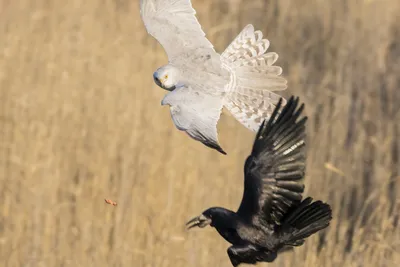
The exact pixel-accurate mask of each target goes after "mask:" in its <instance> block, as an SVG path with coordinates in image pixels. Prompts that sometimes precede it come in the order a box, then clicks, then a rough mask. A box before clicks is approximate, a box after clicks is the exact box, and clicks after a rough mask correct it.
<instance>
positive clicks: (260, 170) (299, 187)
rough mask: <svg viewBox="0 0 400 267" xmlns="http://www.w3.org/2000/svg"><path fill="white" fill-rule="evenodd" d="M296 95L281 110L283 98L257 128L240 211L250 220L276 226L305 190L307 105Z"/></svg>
mask: <svg viewBox="0 0 400 267" xmlns="http://www.w3.org/2000/svg"><path fill="white" fill-rule="evenodd" d="M298 104H299V99H298V98H294V97H293V96H292V97H291V98H290V99H289V101H288V102H287V104H286V106H285V107H284V108H283V109H282V110H281V112H280V109H281V105H282V101H281V100H280V101H279V102H278V104H277V106H276V108H275V110H274V112H273V114H272V116H271V118H270V119H269V120H268V122H267V121H264V122H263V123H262V125H261V127H260V129H259V130H258V133H257V136H256V139H255V141H254V145H253V150H252V152H251V155H250V156H249V157H248V158H247V160H246V163H245V167H244V172H245V179H244V193H243V198H242V202H241V204H240V207H239V209H238V211H237V213H238V215H239V216H240V217H242V218H243V219H244V220H246V221H247V222H249V223H252V224H256V225H262V226H264V227H267V228H269V229H271V230H272V229H273V227H274V226H275V225H279V224H280V223H281V218H282V216H283V215H284V214H285V213H286V212H287V210H288V209H289V208H290V207H291V206H293V205H298V203H299V202H300V201H301V199H302V193H303V191H304V183H303V176H304V171H305V165H306V163H305V157H306V156H305V122H306V120H307V117H302V118H301V119H299V118H300V116H301V115H302V114H301V113H302V111H303V108H304V105H303V104H302V105H301V106H300V107H298Z"/></svg>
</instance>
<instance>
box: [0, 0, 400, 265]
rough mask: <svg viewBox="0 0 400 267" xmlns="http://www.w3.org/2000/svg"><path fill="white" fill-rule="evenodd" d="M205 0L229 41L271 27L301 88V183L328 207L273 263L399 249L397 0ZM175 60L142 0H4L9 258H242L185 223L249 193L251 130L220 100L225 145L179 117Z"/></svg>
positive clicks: (398, 257)
mask: <svg viewBox="0 0 400 267" xmlns="http://www.w3.org/2000/svg"><path fill="white" fill-rule="evenodd" d="M193 6H194V8H195V9H196V10H197V14H198V18H199V21H200V23H201V24H202V26H203V29H204V31H205V32H206V33H207V37H208V38H209V39H210V40H211V42H212V43H214V44H215V47H216V49H217V51H219V52H222V51H223V50H224V48H225V47H226V46H227V45H228V44H229V43H230V41H231V40H232V39H233V38H234V37H235V36H236V35H237V34H238V33H239V32H240V31H241V29H242V28H243V27H244V26H245V25H247V24H248V23H252V24H254V25H255V27H256V28H257V29H261V30H262V31H263V33H264V35H265V36H266V37H267V38H268V39H269V40H270V41H271V48H270V51H275V52H278V54H279V55H280V58H279V60H278V65H280V66H282V67H283V68H284V75H285V77H287V79H288V81H289V88H288V90H287V91H285V92H284V96H285V97H288V96H290V95H291V94H294V95H297V96H300V97H301V100H302V101H304V102H305V103H306V114H307V115H308V116H309V117H310V120H309V122H308V126H307V130H308V169H307V177H306V195H310V196H312V197H314V198H317V199H322V200H324V201H328V202H329V203H330V204H331V205H332V207H333V210H334V220H333V221H332V224H331V226H330V227H329V228H328V229H327V230H326V231H324V233H323V234H321V235H315V236H313V237H312V238H310V239H308V241H307V242H306V244H305V245H304V246H302V247H301V248H297V249H295V251H294V253H285V254H282V255H281V256H280V257H278V259H277V261H276V262H274V263H272V264H268V266H398V265H399V264H400V230H399V225H398V223H399V222H398V221H399V214H400V211H399V210H400V201H399V194H400V178H399V177H400V162H399V161H400V160H399V153H400V104H399V103H400V91H399V90H400V19H399V15H398V14H399V13H400V2H399V1H396V0H380V1H378V0H376V1H373V0H370V1H367V0H330V1H322V0H279V1H278V0H252V1H248V0H214V1H212V0H193ZM166 62H167V58H166V55H165V54H164V51H163V49H162V47H161V46H160V45H159V44H158V43H157V42H156V41H155V40H154V39H152V38H151V37H150V36H148V35H147V33H146V32H145V29H144V26H143V23H142V21H141V19H140V15H139V1H137V0H136V1H128V0H112V1H93V0H86V1H83V0H71V1H68V2H67V1H65V2H62V1H54V0H37V1H27V0H14V1H11V0H0V101H1V105H0V196H1V198H0V201H1V203H0V265H1V266H99V267H101V266H157V267H161V266H174V267H179V266H193V267H195V266H199V267H200V266H231V265H230V262H229V259H228V256H227V254H226V249H227V247H228V244H227V243H226V242H225V241H224V240H223V239H222V238H220V236H219V235H218V234H217V233H216V232H215V231H214V230H211V229H210V228H208V229H204V230H198V231H192V232H189V233H188V232H186V231H185V230H184V223H185V222H186V221H187V220H188V219H190V218H191V217H193V216H195V215H198V214H199V213H200V212H202V211H203V210H204V209H206V208H208V207H210V206H224V207H227V208H231V209H234V210H235V209H236V208H237V207H238V205H239V202H240V200H241V197H242V190H243V188H242V186H243V164H244V160H245V158H246V156H247V155H248V153H249V151H250V148H251V145H252V142H253V138H254V134H252V133H251V132H249V131H248V130H246V129H245V128H244V127H242V126H241V125H240V124H239V123H238V122H236V121H235V120H234V119H233V117H229V116H226V115H222V118H221V121H220V123H219V126H218V128H219V133H220V140H221V143H222V146H223V148H224V149H225V150H226V151H227V152H228V155H227V156H223V155H221V154H219V153H218V152H216V151H213V150H211V149H208V148H206V147H205V146H203V145H202V144H200V143H199V142H195V141H193V140H191V139H190V138H188V137H187V136H186V135H185V134H184V133H182V132H179V131H178V130H176V129H175V126H174V125H173V123H172V120H171V119H170V114H169V111H168V108H167V107H161V106H160V101H161V99H162V97H163V95H164V94H165V93H166V92H165V91H163V90H161V89H160V88H158V87H157V86H156V85H155V84H154V82H153V80H152V73H153V71H154V70H155V69H156V68H157V67H159V66H161V65H163V64H165V63H166ZM104 198H111V199H112V200H114V201H116V202H117V203H118V206H117V207H113V206H111V205H107V204H105V203H104ZM317 252H318V253H317ZM260 266H266V264H260Z"/></svg>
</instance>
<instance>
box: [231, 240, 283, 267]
mask: <svg viewBox="0 0 400 267" xmlns="http://www.w3.org/2000/svg"><path fill="white" fill-rule="evenodd" d="M227 252H228V256H229V259H230V260H231V263H232V265H233V266H234V267H236V266H238V265H240V264H241V263H247V264H256V263H257V262H273V261H274V260H275V259H276V257H277V253H276V252H273V251H269V250H267V249H265V248H261V247H257V246H255V245H251V244H249V245H243V246H230V247H229V248H228V251H227Z"/></svg>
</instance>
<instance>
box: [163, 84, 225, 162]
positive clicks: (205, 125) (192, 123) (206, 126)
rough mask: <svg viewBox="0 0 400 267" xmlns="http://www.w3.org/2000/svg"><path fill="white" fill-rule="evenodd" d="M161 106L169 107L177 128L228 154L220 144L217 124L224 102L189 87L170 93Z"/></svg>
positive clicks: (179, 88)
mask: <svg viewBox="0 0 400 267" xmlns="http://www.w3.org/2000/svg"><path fill="white" fill-rule="evenodd" d="M161 105H169V106H170V110H171V117H172V120H173V121H174V124H175V126H176V128H178V129H179V130H181V131H185V132H186V133H187V134H188V135H189V136H190V137H192V138H193V139H195V140H197V141H200V142H202V143H203V144H204V145H206V146H208V147H210V148H213V149H216V150H217V151H219V152H221V153H222V154H226V153H225V151H224V150H223V149H222V148H221V146H220V145H219V142H218V133H217V123H218V120H219V118H220V114H221V109H222V100H221V98H220V97H218V96H211V95H208V94H205V93H203V91H201V90H195V89H193V88H191V87H188V86H182V87H178V88H176V89H175V90H174V91H172V92H170V93H168V94H167V95H166V96H165V97H164V99H163V100H162V101H161Z"/></svg>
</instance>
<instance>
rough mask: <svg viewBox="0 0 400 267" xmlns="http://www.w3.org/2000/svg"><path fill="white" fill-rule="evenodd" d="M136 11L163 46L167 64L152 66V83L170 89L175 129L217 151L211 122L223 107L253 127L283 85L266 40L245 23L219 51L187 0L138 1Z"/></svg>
mask: <svg viewBox="0 0 400 267" xmlns="http://www.w3.org/2000/svg"><path fill="white" fill-rule="evenodd" d="M140 13H141V17H142V19H143V22H144V24H145V27H146V29H147V31H148V32H149V34H151V35H152V36H153V37H155V38H156V39H157V40H158V42H159V43H160V44H161V45H162V46H163V47H164V49H165V51H166V53H167V56H168V64H167V65H165V66H162V67H160V68H158V69H157V70H156V71H155V72H154V74H153V77H154V81H155V83H156V84H157V85H158V86H160V87H162V88H164V89H166V90H169V91H171V92H170V93H168V94H167V95H166V96H165V97H164V99H163V100H162V102H161V104H162V105H169V106H170V109H171V116H172V119H173V121H174V123H175V125H176V127H177V128H178V129H179V130H182V131H186V132H187V133H188V135H189V136H191V137H192V138H193V139H195V140H198V141H200V142H202V143H203V144H205V145H207V146H209V147H212V148H214V149H217V150H218V151H220V152H221V153H224V154H225V152H224V151H223V150H222V148H221V146H220V145H219V142H218V134H217V123H218V120H219V118H220V113H221V110H222V108H223V107H226V108H227V109H228V110H229V112H230V113H231V114H232V115H233V116H234V117H235V118H236V119H237V120H238V121H239V122H240V123H241V124H243V125H244V126H245V127H247V128H248V129H250V130H252V131H254V132H256V131H257V130H258V128H259V126H260V124H261V122H262V119H264V118H268V117H269V116H270V115H271V113H272V110H273V108H274V107H275V105H276V103H277V102H278V100H279V98H280V97H279V96H278V95H277V94H275V93H273V91H279V90H284V89H286V87H287V86H286V80H285V79H284V78H283V77H281V76H280V75H281V73H282V68H280V67H278V66H274V65H273V64H274V63H275V62H276V61H277V59H278V55H277V54H276V53H273V52H269V53H267V49H268V47H269V41H268V40H267V39H263V34H262V33H261V31H255V30H254V27H253V26H252V25H250V24H249V25H247V26H246V27H245V28H244V29H243V30H242V31H241V32H240V34H239V35H238V36H237V37H236V38H235V39H234V40H233V41H232V43H231V44H230V45H229V46H228V47H227V48H226V49H225V51H224V52H223V53H222V54H218V53H217V52H216V51H215V50H214V47H213V45H212V44H211V43H210V41H209V40H208V39H207V38H206V37H205V33H204V32H203V30H202V29H201V26H200V24H199V22H198V21H197V19H196V16H195V13H196V12H195V10H194V9H193V8H192V4H191V2H190V0H140Z"/></svg>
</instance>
